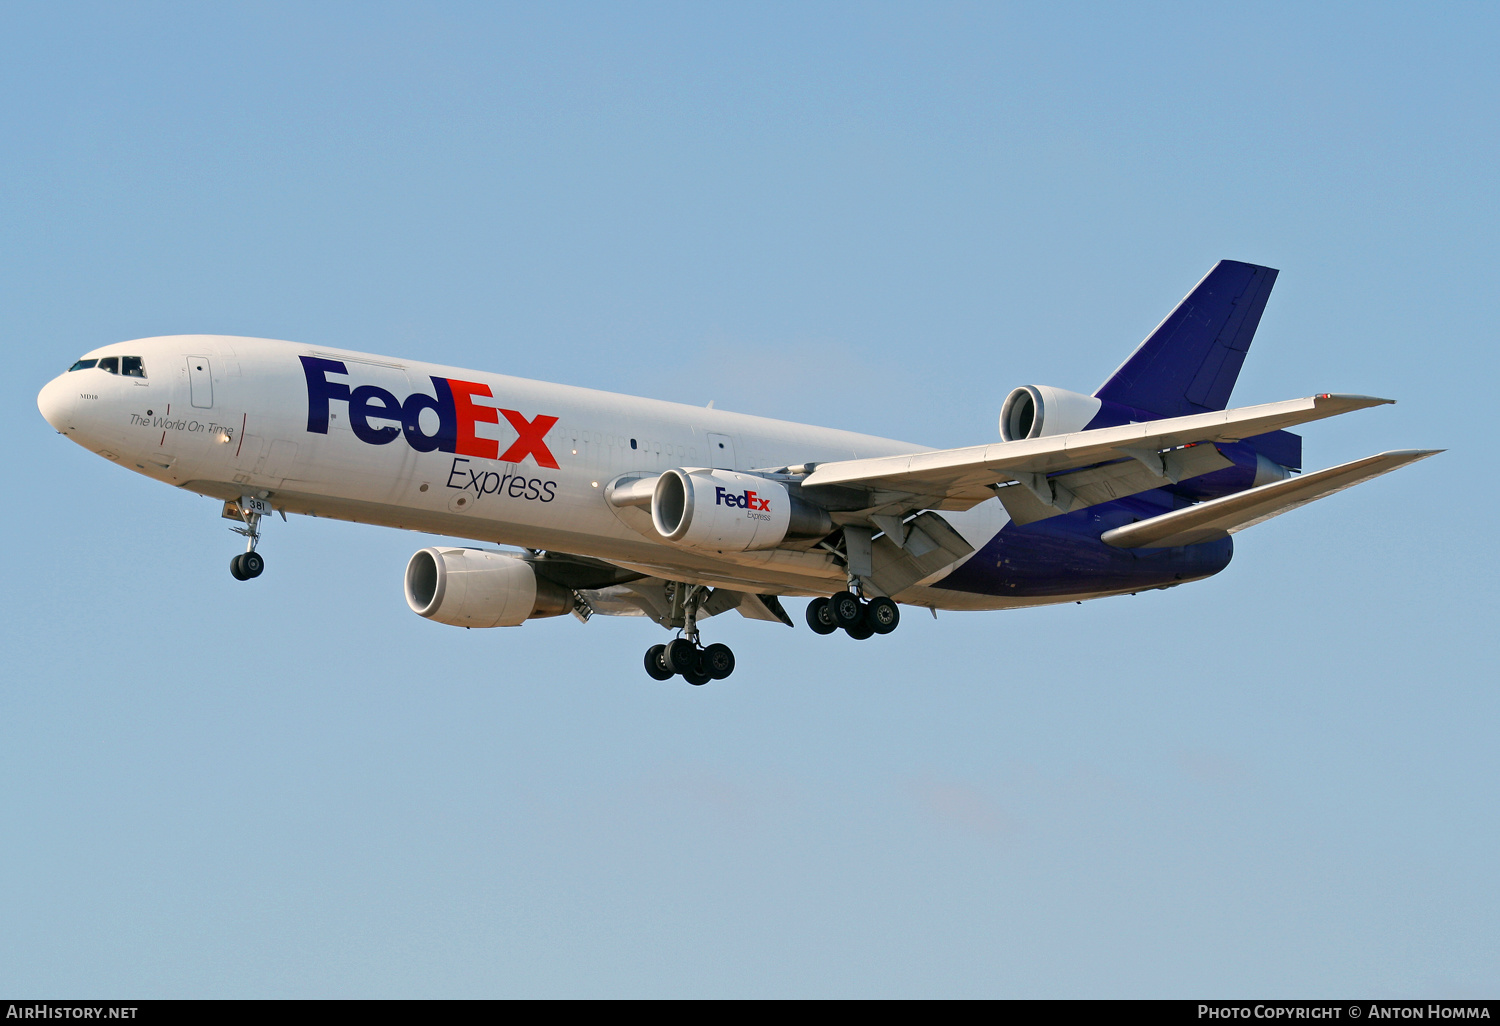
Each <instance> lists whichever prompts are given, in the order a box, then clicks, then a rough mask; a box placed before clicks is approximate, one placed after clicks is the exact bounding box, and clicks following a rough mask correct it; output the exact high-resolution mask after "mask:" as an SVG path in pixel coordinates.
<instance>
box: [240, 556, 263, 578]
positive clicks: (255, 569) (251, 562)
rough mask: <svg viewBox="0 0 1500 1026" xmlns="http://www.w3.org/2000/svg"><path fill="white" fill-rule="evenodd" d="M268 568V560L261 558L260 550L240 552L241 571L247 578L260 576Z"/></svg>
mask: <svg viewBox="0 0 1500 1026" xmlns="http://www.w3.org/2000/svg"><path fill="white" fill-rule="evenodd" d="M265 569H266V561H265V560H264V559H262V558H261V555H260V553H259V552H244V553H241V554H240V571H241V572H242V573H243V574H244V575H245V577H246V578H251V577H259V576H260V575H261V574H262V573H263V572H264V571H265Z"/></svg>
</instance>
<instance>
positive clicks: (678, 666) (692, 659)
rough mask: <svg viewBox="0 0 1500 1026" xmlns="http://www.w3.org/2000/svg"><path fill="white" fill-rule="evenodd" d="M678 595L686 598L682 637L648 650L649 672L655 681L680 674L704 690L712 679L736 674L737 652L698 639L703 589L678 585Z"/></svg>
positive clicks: (725, 646)
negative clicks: (702, 642) (700, 599)
mask: <svg viewBox="0 0 1500 1026" xmlns="http://www.w3.org/2000/svg"><path fill="white" fill-rule="evenodd" d="M677 589H678V590H677V593H676V595H674V602H673V607H674V613H675V612H677V606H678V603H677V602H676V601H675V600H676V597H677V596H678V595H680V596H681V597H682V602H681V615H682V621H683V623H682V626H683V630H682V637H680V638H678V639H677V640H675V641H672V642H670V643H668V644H666V645H652V646H651V647H650V648H649V649H647V650H646V673H647V674H649V675H650V676H651V677H652V678H653V679H655V680H671V679H672V678H673V677H675V676H677V675H678V674H681V675H682V679H683V680H685V681H687V682H688V683H689V684H692V685H695V686H697V687H702V686H703V685H704V684H707V683H708V682H709V681H711V680H723V679H724V678H725V677H728V676H729V675H730V674H731V673H733V672H734V652H733V651H732V650H731V649H730V648H729V646H728V645H719V644H714V645H709V646H708V647H706V648H705V647H703V645H702V644H700V642H699V640H698V600H699V597H700V596H701V595H702V594H703V592H704V590H705V589H703V588H701V587H699V586H698V585H683V584H679V585H677Z"/></svg>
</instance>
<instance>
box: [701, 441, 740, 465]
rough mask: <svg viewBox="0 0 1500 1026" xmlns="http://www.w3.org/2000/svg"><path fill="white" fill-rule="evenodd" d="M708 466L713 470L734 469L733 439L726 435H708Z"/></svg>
mask: <svg viewBox="0 0 1500 1026" xmlns="http://www.w3.org/2000/svg"><path fill="white" fill-rule="evenodd" d="M708 458H709V464H708V465H709V466H710V467H713V468H714V469H715V470H734V469H736V467H735V465H734V440H733V439H731V438H730V437H729V436H728V435H709V436H708Z"/></svg>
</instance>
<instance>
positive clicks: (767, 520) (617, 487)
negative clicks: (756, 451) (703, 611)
mask: <svg viewBox="0 0 1500 1026" xmlns="http://www.w3.org/2000/svg"><path fill="white" fill-rule="evenodd" d="M606 494H607V497H608V499H609V502H610V504H611V505H613V506H615V507H616V508H623V509H628V508H630V507H643V508H647V509H649V510H650V511H651V526H652V529H653V530H654V531H655V533H656V534H657V535H658V536H660V537H661V538H662V539H663V540H664V541H669V542H673V543H674V544H677V545H681V546H683V547H684V548H689V549H698V550H701V551H705V552H750V551H754V550H758V549H774V548H777V547H778V546H781V545H783V544H785V543H787V542H796V541H814V540H816V539H819V538H823V537H826V536H827V535H829V534H830V533H832V532H833V529H834V524H833V519H832V517H830V516H829V514H828V511H827V510H826V509H823V508H822V507H820V506H817V505H814V504H813V503H811V502H808V501H807V500H806V499H804V498H802V497H801V496H800V495H797V494H795V492H794V491H793V489H792V487H789V486H788V483H787V482H785V481H779V480H777V479H776V478H774V477H768V476H766V475H763V474H747V473H743V472H741V471H736V470H705V469H697V468H688V469H683V468H674V469H672V470H668V471H666V472H664V473H662V474H660V475H657V476H655V477H638V478H634V479H632V480H626V481H620V482H617V483H615V484H612V485H611V486H610V487H609V489H608V491H607V493H606Z"/></svg>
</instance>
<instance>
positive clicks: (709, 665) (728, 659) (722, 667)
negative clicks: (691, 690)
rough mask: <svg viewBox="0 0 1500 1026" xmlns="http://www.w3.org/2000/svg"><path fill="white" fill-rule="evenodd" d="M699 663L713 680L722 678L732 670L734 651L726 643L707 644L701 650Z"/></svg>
mask: <svg viewBox="0 0 1500 1026" xmlns="http://www.w3.org/2000/svg"><path fill="white" fill-rule="evenodd" d="M699 665H700V666H702V667H703V672H704V673H706V674H708V675H709V676H710V677H712V678H713V679H714V680H723V679H724V678H725V677H727V676H729V675H730V674H731V673H733V672H734V652H732V651H731V650H730V648H729V646H728V645H717V644H715V645H709V646H708V647H707V648H705V649H704V650H703V658H702V660H701V662H700V663H699Z"/></svg>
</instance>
